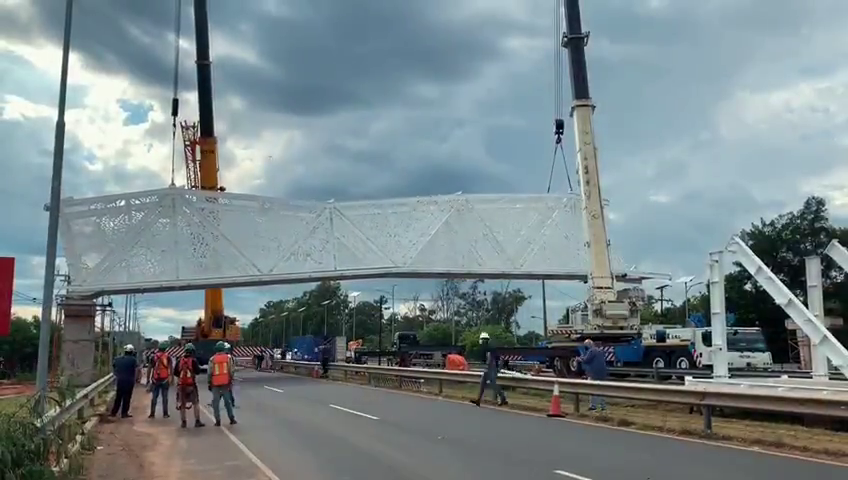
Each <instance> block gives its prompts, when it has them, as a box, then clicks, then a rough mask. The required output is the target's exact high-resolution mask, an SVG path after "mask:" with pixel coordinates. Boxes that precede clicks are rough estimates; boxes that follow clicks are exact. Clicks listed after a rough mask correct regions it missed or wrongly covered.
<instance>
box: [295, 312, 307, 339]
mask: <svg viewBox="0 0 848 480" xmlns="http://www.w3.org/2000/svg"><path fill="white" fill-rule="evenodd" d="M304 310H306V307H303V308H301V309H299V310H298V311H297V313H299V314H300V336H301V337H302V336H303V311H304Z"/></svg>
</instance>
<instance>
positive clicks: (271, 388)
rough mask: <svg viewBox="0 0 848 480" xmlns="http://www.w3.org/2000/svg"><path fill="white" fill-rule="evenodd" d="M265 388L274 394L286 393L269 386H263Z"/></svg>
mask: <svg viewBox="0 0 848 480" xmlns="http://www.w3.org/2000/svg"><path fill="white" fill-rule="evenodd" d="M263 387H265V388H267V389H268V390H271V391H272V392H277V393H284V392H283V391H282V390H280V389H279V388H274V387H269V386H268V385H263Z"/></svg>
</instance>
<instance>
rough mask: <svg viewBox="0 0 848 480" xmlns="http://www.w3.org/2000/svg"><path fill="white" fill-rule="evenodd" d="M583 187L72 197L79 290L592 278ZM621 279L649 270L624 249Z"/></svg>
mask: <svg viewBox="0 0 848 480" xmlns="http://www.w3.org/2000/svg"><path fill="white" fill-rule="evenodd" d="M581 208H582V202H581V200H580V197H579V196H577V195H568V196H561V195H459V194H458V195H447V196H434V197H421V198H404V199H393V200H375V201H357V202H332V201H331V202H300V201H284V200H280V199H276V198H268V197H261V196H255V195H243V194H234V193H220V192H206V191H197V190H194V191H192V190H185V189H182V188H174V187H172V188H165V189H159V190H149V191H143V192H133V193H124V194H117V195H108V196H101V197H92V198H85V199H74V198H67V199H65V200H63V201H62V204H61V214H60V215H61V217H60V218H61V225H60V228H61V238H62V245H63V248H64V253H65V258H66V260H67V263H68V269H69V273H70V278H71V283H70V285H69V286H68V295H70V296H75V297H96V296H100V295H107V294H112V295H114V294H122V293H145V292H162V291H175V290H199V289H204V288H210V287H237V286H259V285H273V284H283V283H301V282H313V281H319V280H325V279H335V280H348V279H365V278H384V277H395V278H455V277H461V278H502V279H553V280H583V281H585V280H586V274H587V271H588V258H587V252H586V246H585V234H584V228H583V218H582V212H581ZM614 257H615V260H614V270H615V271H616V272H617V275H618V276H619V278H620V280H623V281H628V282H639V281H641V280H643V279H646V278H666V276H665V275H660V274H651V273H644V272H639V271H637V270H636V269H635V268H630V267H626V266H625V264H624V263H623V262H622V261H621V259H619V258H618V257H616V256H614Z"/></svg>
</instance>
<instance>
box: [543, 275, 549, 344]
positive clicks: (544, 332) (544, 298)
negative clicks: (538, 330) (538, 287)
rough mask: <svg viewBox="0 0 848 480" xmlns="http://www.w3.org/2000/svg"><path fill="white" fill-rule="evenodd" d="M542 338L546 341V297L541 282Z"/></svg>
mask: <svg viewBox="0 0 848 480" xmlns="http://www.w3.org/2000/svg"><path fill="white" fill-rule="evenodd" d="M542 338H544V339H545V340H547V339H548V296H547V295H546V292H545V281H544V280H542Z"/></svg>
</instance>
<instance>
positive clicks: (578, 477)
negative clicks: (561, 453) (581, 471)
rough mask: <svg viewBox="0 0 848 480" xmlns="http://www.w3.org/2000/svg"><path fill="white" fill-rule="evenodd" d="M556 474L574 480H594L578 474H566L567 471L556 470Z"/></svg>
mask: <svg viewBox="0 0 848 480" xmlns="http://www.w3.org/2000/svg"><path fill="white" fill-rule="evenodd" d="M554 473H556V474H557V475H562V476H563V477H568V478H573V479H574V480H592V479H591V478H589V477H582V476H580V475H577V474H576V473H571V472H566V471H565V470H554Z"/></svg>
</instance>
